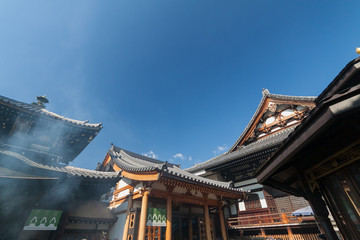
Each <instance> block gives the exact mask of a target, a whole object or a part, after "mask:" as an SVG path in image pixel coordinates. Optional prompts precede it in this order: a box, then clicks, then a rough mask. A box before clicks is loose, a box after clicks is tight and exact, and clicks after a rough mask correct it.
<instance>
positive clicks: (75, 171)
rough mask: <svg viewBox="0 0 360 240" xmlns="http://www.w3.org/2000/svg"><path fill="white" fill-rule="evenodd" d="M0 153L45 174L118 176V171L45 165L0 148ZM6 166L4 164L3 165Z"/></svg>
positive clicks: (93, 176) (102, 177) (87, 176)
mask: <svg viewBox="0 0 360 240" xmlns="http://www.w3.org/2000/svg"><path fill="white" fill-rule="evenodd" d="M0 154H3V155H6V156H9V157H13V158H14V159H17V160H18V161H19V166H21V168H24V169H26V170H28V171H30V172H31V173H33V172H34V171H36V172H39V173H41V174H42V175H45V176H54V177H55V176H62V175H65V176H75V177H83V178H89V179H96V180H112V179H113V180H116V179H117V178H118V177H119V173H117V172H101V171H94V170H89V169H84V168H78V167H72V166H65V165H62V164H55V163H54V164H53V165H46V164H41V163H37V162H34V161H32V160H30V159H28V158H27V157H25V156H23V155H21V154H18V153H15V152H12V151H9V150H5V149H3V148H0ZM4 164H6V161H4V162H3V163H2V165H4ZM5 167H6V166H5Z"/></svg>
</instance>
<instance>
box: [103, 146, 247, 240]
mask: <svg viewBox="0 0 360 240" xmlns="http://www.w3.org/2000/svg"><path fill="white" fill-rule="evenodd" d="M99 170H102V171H110V172H113V171H114V172H119V173H120V174H121V180H120V181H119V182H118V183H117V184H116V187H115V188H114V189H112V191H111V192H109V193H108V194H106V195H104V196H103V198H102V201H105V202H108V203H109V206H110V209H112V212H113V213H114V214H116V215H117V217H118V220H117V222H116V223H115V225H114V226H113V227H112V229H111V230H110V239H123V240H135V239H139V240H144V239H158V240H160V239H164V240H165V239H166V240H173V239H174V240H185V239H188V240H205V239H206V240H213V239H219V238H220V239H224V240H226V239H228V236H227V226H226V224H225V219H224V209H227V207H228V203H229V201H242V200H244V199H245V197H246V192H244V191H243V190H241V189H239V188H237V189H235V188H233V186H232V183H231V182H221V181H217V180H211V179H207V178H203V177H199V176H196V175H194V174H191V173H189V172H187V171H184V170H182V169H181V168H180V166H179V165H176V164H172V163H168V162H163V161H159V160H156V159H153V158H149V157H146V156H143V155H139V154H136V153H133V152H130V151H127V150H124V149H121V148H119V147H116V146H112V147H111V149H110V150H109V151H108V153H107V155H106V157H105V159H104V161H103V163H102V164H101V165H100V166H99ZM225 211H226V210H225Z"/></svg>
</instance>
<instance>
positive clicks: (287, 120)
mask: <svg viewBox="0 0 360 240" xmlns="http://www.w3.org/2000/svg"><path fill="white" fill-rule="evenodd" d="M262 94H263V97H262V99H261V101H260V103H259V105H258V107H257V109H256V111H255V113H254V115H253V117H252V118H251V120H250V122H249V123H248V125H247V126H246V127H245V129H244V131H243V132H242V134H241V135H240V137H239V138H238V139H237V140H236V142H235V143H234V145H233V146H232V147H231V148H230V149H229V151H228V152H226V153H223V154H221V155H219V156H216V157H214V158H212V159H210V160H207V161H205V162H203V163H200V164H196V165H194V166H192V167H190V168H188V169H186V171H189V172H192V173H194V172H199V171H202V170H205V169H210V168H214V167H216V166H220V165H225V164H226V163H228V162H232V161H234V160H237V159H241V158H244V157H246V156H249V155H254V154H257V153H258V152H260V151H263V150H266V149H269V148H271V147H275V146H279V145H280V144H281V143H282V142H283V141H284V140H285V139H286V138H287V136H288V135H289V134H290V133H291V132H292V131H293V130H294V129H295V127H296V126H297V125H298V124H299V123H300V122H301V120H302V119H303V118H304V117H306V116H307V114H308V112H309V111H310V110H311V109H312V108H313V107H315V104H314V101H315V99H316V97H306V96H287V95H279V94H271V93H270V92H269V91H268V90H267V89H264V90H263V91H262Z"/></svg>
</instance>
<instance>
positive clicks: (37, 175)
mask: <svg viewBox="0 0 360 240" xmlns="http://www.w3.org/2000/svg"><path fill="white" fill-rule="evenodd" d="M39 99H40V100H42V101H43V102H45V103H46V102H48V100H47V99H46V98H44V97H38V100H39ZM43 102H38V103H33V104H27V103H23V102H19V101H16V100H13V99H10V98H6V97H3V96H0V126H1V127H0V192H1V195H0V209H1V211H0V239H73V238H75V237H78V238H86V239H95V238H96V239H99V238H100V237H101V234H102V232H103V231H107V230H108V229H109V227H110V226H111V225H112V224H113V223H114V222H115V221H116V218H115V217H114V216H113V215H112V214H111V212H110V211H109V210H108V209H107V205H106V204H104V203H100V202H99V198H100V196H101V195H102V194H103V193H104V192H106V190H107V189H109V188H111V187H112V186H114V185H115V183H116V182H117V181H118V180H119V179H120V178H119V175H118V173H110V172H100V171H93V170H88V169H82V168H76V167H72V166H68V165H67V164H68V163H69V162H71V161H73V160H74V159H75V158H76V157H77V156H78V154H79V153H80V152H81V151H82V150H83V149H84V148H85V147H86V146H87V145H88V144H89V143H90V142H91V141H92V140H93V139H94V137H95V136H96V135H97V134H98V133H99V131H100V130H101V128H102V125H101V124H91V123H88V122H87V121H78V120H73V119H69V118H65V117H63V116H60V115H58V114H55V113H53V112H50V111H48V110H46V109H45V106H44V104H43Z"/></svg>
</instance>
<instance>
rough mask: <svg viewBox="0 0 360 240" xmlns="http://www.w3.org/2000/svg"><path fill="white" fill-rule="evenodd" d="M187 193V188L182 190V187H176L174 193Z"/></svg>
mask: <svg viewBox="0 0 360 240" xmlns="http://www.w3.org/2000/svg"><path fill="white" fill-rule="evenodd" d="M186 192H187V190H186V189H185V188H181V187H175V188H174V193H180V194H184V193H186Z"/></svg>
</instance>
